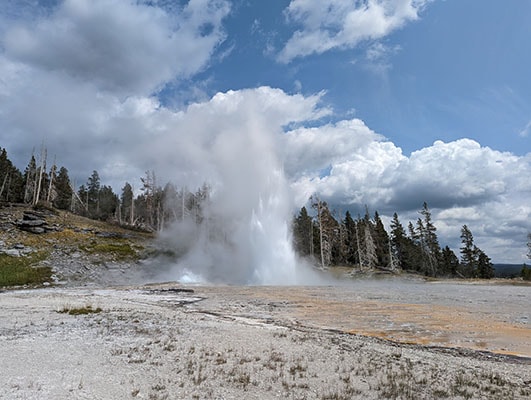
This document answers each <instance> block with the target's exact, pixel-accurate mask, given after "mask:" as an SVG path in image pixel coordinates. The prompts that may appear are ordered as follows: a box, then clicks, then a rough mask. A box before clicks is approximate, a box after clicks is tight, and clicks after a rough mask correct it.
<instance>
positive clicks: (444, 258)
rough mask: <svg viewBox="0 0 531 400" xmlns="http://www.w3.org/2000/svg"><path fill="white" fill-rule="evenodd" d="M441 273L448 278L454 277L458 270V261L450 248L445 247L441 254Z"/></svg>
mask: <svg viewBox="0 0 531 400" xmlns="http://www.w3.org/2000/svg"><path fill="white" fill-rule="evenodd" d="M441 264H442V272H443V273H444V274H445V275H448V276H456V275H457V270H458V268H459V259H458V258H457V256H456V255H455V253H454V252H453V251H452V250H451V249H450V247H448V246H445V247H444V249H442V252H441Z"/></svg>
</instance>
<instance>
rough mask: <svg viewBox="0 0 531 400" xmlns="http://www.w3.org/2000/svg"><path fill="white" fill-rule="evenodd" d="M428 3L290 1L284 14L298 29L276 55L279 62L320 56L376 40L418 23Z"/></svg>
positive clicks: (402, 0) (407, 0) (410, 0)
mask: <svg viewBox="0 0 531 400" xmlns="http://www.w3.org/2000/svg"><path fill="white" fill-rule="evenodd" d="M428 1H429V0H362V1H355V2H352V1H343V0H326V1H319V2H311V1H306V0H292V1H291V3H290V4H289V6H288V7H287V8H286V10H285V14H286V17H287V19H288V21H290V22H292V23H294V24H298V25H299V26H300V29H299V30H297V31H296V32H295V33H294V34H293V36H292V37H291V38H290V39H289V40H288V41H287V43H286V44H285V46H284V48H283V49H282V50H281V52H280V53H279V55H278V60H279V61H280V62H290V61H291V60H293V59H294V58H296V57H304V56H308V55H310V54H321V53H324V52H326V51H328V50H331V49H335V48H352V47H355V46H356V45H358V44H359V43H360V42H362V41H365V40H378V39H381V38H383V37H385V36H387V35H388V34H389V33H391V32H392V31H394V30H396V29H398V28H401V27H402V26H404V25H405V24H406V23H407V22H409V21H414V20H416V19H418V17H419V12H420V11H421V9H422V8H423V7H424V6H425V5H426V4H427V3H428Z"/></svg>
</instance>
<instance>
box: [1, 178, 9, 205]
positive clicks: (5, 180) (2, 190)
mask: <svg viewBox="0 0 531 400" xmlns="http://www.w3.org/2000/svg"><path fill="white" fill-rule="evenodd" d="M8 175H9V173H7V172H6V176H4V182H3V183H2V188H1V189H0V200H1V199H2V193H4V187H5V186H6V182H7V176H8Z"/></svg>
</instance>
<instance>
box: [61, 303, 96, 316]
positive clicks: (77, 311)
mask: <svg viewBox="0 0 531 400" xmlns="http://www.w3.org/2000/svg"><path fill="white" fill-rule="evenodd" d="M102 311H103V310H102V309H101V308H100V307H96V308H92V306H91V305H90V304H89V305H86V306H83V307H64V308H63V309H61V310H59V311H58V313H60V314H68V315H87V314H98V313H100V312H102Z"/></svg>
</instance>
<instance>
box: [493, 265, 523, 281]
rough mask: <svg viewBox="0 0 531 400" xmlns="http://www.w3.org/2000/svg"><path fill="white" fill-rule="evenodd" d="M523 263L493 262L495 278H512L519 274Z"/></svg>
mask: <svg viewBox="0 0 531 400" xmlns="http://www.w3.org/2000/svg"><path fill="white" fill-rule="evenodd" d="M523 265H524V264H494V276H495V277H496V278H514V277H517V276H520V273H521V272H522V267H523Z"/></svg>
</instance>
